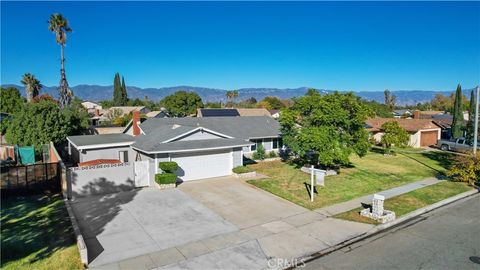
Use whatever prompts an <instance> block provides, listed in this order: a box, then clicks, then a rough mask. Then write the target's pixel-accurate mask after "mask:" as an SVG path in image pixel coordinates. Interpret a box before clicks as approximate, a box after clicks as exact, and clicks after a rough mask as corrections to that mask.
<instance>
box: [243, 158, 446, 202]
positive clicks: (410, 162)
mask: <svg viewBox="0 0 480 270" xmlns="http://www.w3.org/2000/svg"><path fill="white" fill-rule="evenodd" d="M449 158H450V155H449V154H444V153H441V152H421V153H408V154H397V155H396V156H384V155H383V154H381V153H378V152H370V153H368V154H367V155H366V156H365V157H363V158H359V157H357V156H352V158H351V162H352V166H351V167H350V168H342V169H341V171H340V174H338V175H334V176H328V177H326V179H325V187H319V186H317V187H316V191H317V193H316V194H315V201H314V202H313V203H311V202H310V197H309V193H308V192H309V191H308V185H309V184H310V176H309V175H308V174H306V173H304V172H302V171H300V169H299V168H296V167H295V166H294V165H290V164H287V163H284V162H281V161H273V162H260V163H258V164H252V165H248V166H250V167H251V168H252V169H253V170H255V171H257V172H258V173H260V174H264V175H267V176H269V178H267V179H258V180H250V181H248V182H249V183H251V184H253V185H255V186H257V187H259V188H262V189H264V190H266V191H269V192H271V193H273V194H275V195H277V196H280V197H282V198H285V199H287V200H289V201H292V202H294V203H296V204H298V205H301V206H303V207H306V208H308V209H317V208H321V207H325V206H328V205H332V204H336V203H341V202H345V201H349V200H351V199H354V198H358V197H361V196H364V195H368V194H372V193H375V192H379V191H383V190H386V189H390V188H394V187H397V186H401V185H404V184H408V183H411V182H415V181H419V180H422V179H425V178H428V177H435V176H438V175H440V174H443V173H444V172H445V170H446V169H445V166H446V165H447V164H448V162H449Z"/></svg>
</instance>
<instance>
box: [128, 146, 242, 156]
mask: <svg viewBox="0 0 480 270" xmlns="http://www.w3.org/2000/svg"><path fill="white" fill-rule="evenodd" d="M250 145H251V144H239V145H229V146H220V147H209V148H197V149H186V150H165V151H144V150H142V149H139V148H136V147H133V146H132V148H133V149H134V150H137V151H140V152H143V153H146V154H164V153H183V152H198V151H208V150H217V149H228V148H234V147H243V146H250Z"/></svg>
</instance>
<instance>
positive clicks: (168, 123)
mask: <svg viewBox="0 0 480 270" xmlns="http://www.w3.org/2000/svg"><path fill="white" fill-rule="evenodd" d="M173 125H179V126H182V127H185V126H187V127H194V128H197V127H203V128H207V129H210V130H213V131H216V132H219V133H222V134H225V135H228V136H231V137H234V138H242V139H253V138H269V137H278V136H279V135H280V124H279V123H278V121H277V120H275V119H273V118H271V117H268V116H245V117H205V118H197V117H184V118H150V119H147V120H146V121H145V122H143V123H142V124H141V125H140V127H141V128H142V130H143V132H145V134H146V135H148V136H150V135H152V136H154V137H156V138H157V140H162V141H165V140H167V139H169V138H165V137H163V136H166V135H169V134H165V133H162V131H161V130H162V129H165V128H171V127H172V126H173Z"/></svg>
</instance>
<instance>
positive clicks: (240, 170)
mask: <svg viewBox="0 0 480 270" xmlns="http://www.w3.org/2000/svg"><path fill="white" fill-rule="evenodd" d="M232 171H233V172H234V173H239V174H240V173H249V172H253V170H252V169H251V168H250V167H247V166H238V167H235V168H233V170H232Z"/></svg>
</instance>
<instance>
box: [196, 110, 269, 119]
mask: <svg viewBox="0 0 480 270" xmlns="http://www.w3.org/2000/svg"><path fill="white" fill-rule="evenodd" d="M234 116H269V117H271V116H272V115H271V114H270V112H269V111H268V110H267V109H263V108H252V109H242V108H237V109H197V117H234Z"/></svg>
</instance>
